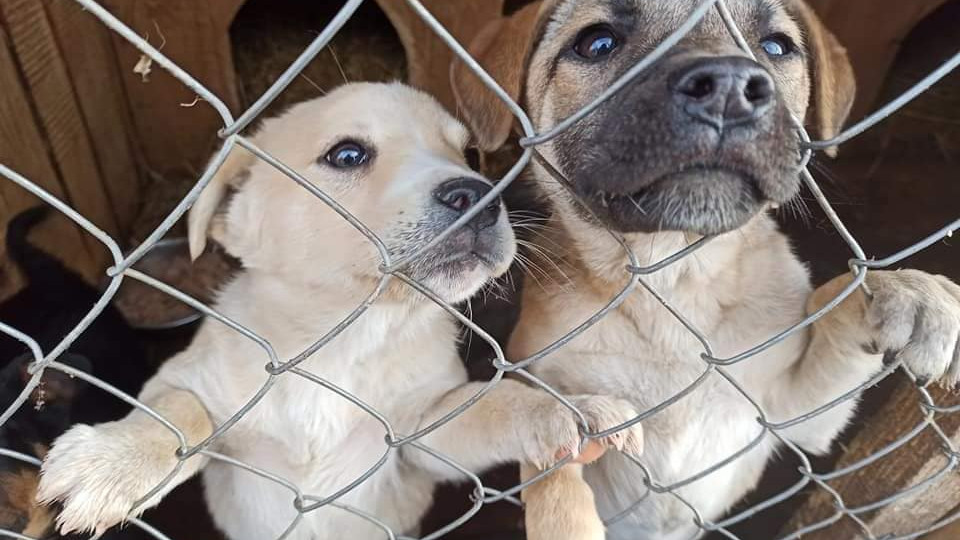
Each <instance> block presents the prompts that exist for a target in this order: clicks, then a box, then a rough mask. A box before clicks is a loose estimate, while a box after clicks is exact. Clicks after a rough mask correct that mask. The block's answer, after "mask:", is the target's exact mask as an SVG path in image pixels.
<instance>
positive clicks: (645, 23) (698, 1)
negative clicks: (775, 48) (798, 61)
mask: <svg viewBox="0 0 960 540" xmlns="http://www.w3.org/2000/svg"><path fill="white" fill-rule="evenodd" d="M702 4H703V0H675V1H671V2H664V1H662V0H599V1H598V0H560V1H559V2H557V4H556V6H555V8H554V10H553V12H552V13H551V15H550V18H549V22H548V23H547V25H546V26H545V27H544V31H543V35H544V37H543V39H542V40H540V43H556V42H557V41H563V40H568V39H569V34H571V33H575V32H577V31H579V30H580V29H582V28H584V27H586V26H589V25H591V24H596V23H601V22H611V21H618V22H621V23H623V24H625V25H627V26H628V27H631V28H630V29H631V30H633V31H637V32H640V33H642V34H646V35H650V36H651V37H661V36H665V35H668V34H670V33H672V32H673V31H674V30H676V29H677V28H678V27H680V26H681V25H682V24H683V23H684V22H685V21H686V20H687V18H689V17H690V16H691V15H692V14H693V12H694V11H695V10H696V9H697V8H698V7H699V6H701V5H702ZM726 4H727V7H728V9H729V11H730V13H731V15H732V16H733V19H734V20H735V21H736V22H737V24H738V25H739V26H740V27H741V30H742V31H744V32H749V31H750V30H753V29H754V28H756V27H758V26H768V27H773V28H777V29H779V30H780V31H786V32H792V31H794V30H796V24H795V23H794V22H793V19H792V18H791V17H790V15H789V13H788V11H787V9H786V7H785V5H784V2H783V0H727V2H726ZM725 30H726V26H725V24H724V23H723V20H722V19H721V17H720V15H719V13H718V12H717V10H716V9H711V10H710V11H709V12H708V13H707V15H706V16H705V17H704V18H703V20H702V22H701V23H700V25H699V27H698V28H697V30H696V31H695V32H694V33H709V34H711V35H718V32H721V31H725Z"/></svg>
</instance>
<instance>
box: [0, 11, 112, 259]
mask: <svg viewBox="0 0 960 540" xmlns="http://www.w3.org/2000/svg"><path fill="white" fill-rule="evenodd" d="M0 10H2V12H3V17H4V21H5V22H6V27H7V31H8V32H9V35H10V38H11V41H12V42H13V49H14V51H16V54H17V63H18V64H19V66H20V70H21V73H22V74H23V78H24V79H25V80H26V83H27V87H28V88H29V89H30V96H31V99H32V101H33V104H34V107H35V109H34V110H35V111H36V116H37V118H38V119H39V121H40V125H41V128H42V130H43V135H44V139H45V140H46V143H47V144H48V145H49V149H50V154H51V155H52V157H53V163H54V166H55V168H56V169H57V171H58V173H59V176H60V179H61V181H62V183H63V186H64V188H65V191H66V194H67V197H68V198H69V202H70V204H71V205H72V206H73V207H74V208H75V209H76V210H77V211H79V212H80V213H82V214H83V215H84V216H86V217H87V219H89V220H90V221H92V222H93V223H95V224H96V225H97V226H99V227H100V228H102V229H104V230H105V231H107V232H108V233H109V234H111V235H115V234H117V233H118V232H119V226H118V223H117V219H116V216H115V215H114V214H113V209H112V208H111V206H110V200H109V198H108V197H107V193H106V189H105V188H104V186H103V184H102V182H101V177H100V170H99V167H98V166H97V163H96V160H95V157H94V152H93V147H92V146H91V144H90V139H89V137H88V134H87V128H86V124H85V122H84V118H83V115H82V114H81V112H80V107H79V104H78V103H77V100H76V96H75V95H74V93H73V85H72V83H71V80H70V75H69V73H68V72H67V68H66V65H65V63H64V59H63V56H62V55H61V54H60V50H59V46H58V44H57V41H56V39H55V37H54V34H53V29H52V27H51V25H50V22H49V20H48V19H47V16H46V13H45V12H44V9H43V4H42V3H41V2H40V1H39V0H0ZM91 240H93V241H94V242H95V241H96V240H94V239H92V238H91Z"/></svg>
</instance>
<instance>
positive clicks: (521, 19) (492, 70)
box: [450, 0, 553, 152]
mask: <svg viewBox="0 0 960 540" xmlns="http://www.w3.org/2000/svg"><path fill="white" fill-rule="evenodd" d="M552 5H553V1H552V0H541V1H538V2H533V3H531V4H528V5H526V6H524V7H523V9H520V10H518V11H517V12H515V13H513V14H512V15H510V16H508V17H501V18H499V19H497V20H494V21H491V22H490V23H488V24H487V25H486V26H485V27H484V28H483V29H482V30H480V32H478V33H477V35H476V37H475V38H474V39H473V42H471V44H470V46H469V47H468V51H469V52H470V55H471V56H472V57H473V58H474V59H475V60H476V61H477V62H478V63H479V64H480V65H481V66H482V67H483V69H484V70H486V71H487V73H489V74H490V76H491V77H493V79H494V80H496V81H497V83H498V84H499V85H500V86H501V87H503V89H504V90H505V91H506V93H507V94H508V95H509V96H510V97H511V98H512V99H513V100H514V101H517V100H519V99H520V96H521V93H522V92H523V83H524V81H525V79H526V76H527V67H528V63H529V61H530V56H531V55H532V54H533V49H534V41H535V40H536V39H537V36H538V34H539V33H540V32H539V30H540V28H541V27H542V25H543V24H544V23H545V22H546V15H547V14H548V13H549V11H550V7H551V6H552ZM450 78H451V81H450V82H451V85H452V86H453V93H454V96H456V98H457V105H458V106H459V108H460V110H461V111H462V112H463V115H464V118H465V119H466V121H467V123H468V124H469V125H470V127H471V128H472V129H473V132H474V134H475V135H476V137H477V142H478V144H479V146H480V148H481V149H482V150H484V151H486V152H492V151H494V150H497V149H498V148H500V147H501V146H503V144H504V143H505V142H506V141H507V138H508V137H509V136H510V128H511V127H512V126H513V120H514V118H513V114H512V113H511V112H510V110H509V109H508V108H507V105H506V104H505V103H504V102H503V101H501V100H500V98H498V97H497V95H496V94H495V93H493V91H491V90H490V89H489V88H487V86H486V85H485V84H483V81H481V80H480V77H478V76H476V75H475V74H474V73H473V71H472V70H470V68H469V67H467V65H466V64H465V63H464V62H463V61H462V60H460V59H459V58H456V59H454V62H453V65H452V66H451V70H450Z"/></svg>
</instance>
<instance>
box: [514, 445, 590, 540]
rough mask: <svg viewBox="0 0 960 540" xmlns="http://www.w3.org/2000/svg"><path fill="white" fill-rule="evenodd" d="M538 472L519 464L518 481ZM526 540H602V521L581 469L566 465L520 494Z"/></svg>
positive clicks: (577, 465)
mask: <svg viewBox="0 0 960 540" xmlns="http://www.w3.org/2000/svg"><path fill="white" fill-rule="evenodd" d="M538 474H540V471H539V470H538V469H537V468H535V467H533V466H531V465H526V464H520V480H521V481H523V482H526V481H528V480H530V479H532V478H534V477H536V475H538ZM522 498H523V502H524V505H525V506H524V521H525V523H526V532H527V540H564V539H567V540H603V539H604V537H605V536H606V531H605V527H604V525H603V521H602V520H601V519H600V515H599V514H598V513H597V511H596V508H597V506H596V502H595V501H594V498H593V490H592V489H590V485H589V484H587V482H586V480H584V479H583V465H581V464H579V463H576V464H570V465H565V466H563V467H560V468H559V469H557V470H555V471H553V472H552V473H550V474H549V475H547V476H545V477H543V478H541V479H540V480H538V481H536V482H535V483H533V484H531V485H530V486H529V487H527V489H525V490H523V496H522Z"/></svg>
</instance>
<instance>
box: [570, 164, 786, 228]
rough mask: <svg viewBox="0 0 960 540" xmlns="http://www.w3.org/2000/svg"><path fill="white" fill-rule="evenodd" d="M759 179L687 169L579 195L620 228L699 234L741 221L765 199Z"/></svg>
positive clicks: (763, 204) (723, 171)
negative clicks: (619, 189) (625, 188)
mask: <svg viewBox="0 0 960 540" xmlns="http://www.w3.org/2000/svg"><path fill="white" fill-rule="evenodd" d="M761 185H762V182H760V181H758V180H757V179H755V178H753V177H751V176H750V175H748V174H745V173H741V172H738V171H732V170H726V169H719V168H717V169H688V170H683V171H678V172H675V173H671V174H668V175H665V176H663V177H661V178H659V179H657V180H656V181H654V182H653V183H651V184H650V185H648V186H647V187H644V188H642V189H639V190H636V191H634V192H630V193H609V192H602V191H598V192H593V193H588V194H585V196H584V199H585V200H586V202H587V203H588V204H589V206H590V210H591V211H592V212H593V214H594V215H595V216H596V217H598V218H599V219H600V221H601V222H602V223H603V224H604V225H606V226H608V227H610V228H612V229H614V230H616V231H618V232H622V233H651V232H660V231H680V232H689V233H695V234H701V235H714V234H722V233H725V232H729V231H732V230H735V229H738V228H740V227H742V226H743V225H745V224H746V223H747V222H748V221H750V219H752V218H753V217H754V216H756V215H757V214H759V213H760V212H762V211H763V210H764V209H765V208H766V207H767V205H768V204H769V203H770V202H771V201H770V200H769V198H768V197H767V196H766V194H765V193H764V190H763V189H761Z"/></svg>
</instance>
